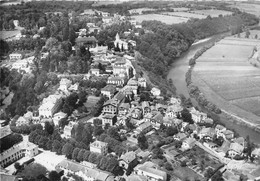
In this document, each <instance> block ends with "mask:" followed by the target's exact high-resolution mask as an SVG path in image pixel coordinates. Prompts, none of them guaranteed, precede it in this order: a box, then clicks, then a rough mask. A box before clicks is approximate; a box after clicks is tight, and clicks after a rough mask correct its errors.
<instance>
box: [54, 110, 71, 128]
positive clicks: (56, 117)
mask: <svg viewBox="0 0 260 181" xmlns="http://www.w3.org/2000/svg"><path fill="white" fill-rule="evenodd" d="M67 116H68V115H67V114H66V113H64V112H61V111H60V112H58V113H56V114H54V115H53V123H54V125H55V126H59V121H60V120H61V119H63V118H67Z"/></svg>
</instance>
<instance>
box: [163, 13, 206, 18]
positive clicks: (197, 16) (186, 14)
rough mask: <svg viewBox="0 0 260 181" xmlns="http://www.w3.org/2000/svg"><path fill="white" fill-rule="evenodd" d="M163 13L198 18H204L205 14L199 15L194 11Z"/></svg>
mask: <svg viewBox="0 0 260 181" xmlns="http://www.w3.org/2000/svg"><path fill="white" fill-rule="evenodd" d="M162 14H164V15H169V16H176V17H183V18H198V19H204V18H206V17H207V16H205V15H201V14H195V13H189V12H163V13H162Z"/></svg>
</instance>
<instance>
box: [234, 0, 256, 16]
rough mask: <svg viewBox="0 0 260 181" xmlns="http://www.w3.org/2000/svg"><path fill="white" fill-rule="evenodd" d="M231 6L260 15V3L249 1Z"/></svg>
mask: <svg viewBox="0 0 260 181" xmlns="http://www.w3.org/2000/svg"><path fill="white" fill-rule="evenodd" d="M230 7H235V8H238V9H240V10H242V11H245V12H247V13H250V14H254V15H256V16H260V5H259V4H249V3H236V5H230Z"/></svg>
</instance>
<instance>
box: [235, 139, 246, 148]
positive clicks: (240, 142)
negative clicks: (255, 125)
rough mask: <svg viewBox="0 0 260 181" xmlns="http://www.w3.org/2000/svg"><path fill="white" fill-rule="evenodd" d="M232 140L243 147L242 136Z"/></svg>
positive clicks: (243, 140)
mask: <svg viewBox="0 0 260 181" xmlns="http://www.w3.org/2000/svg"><path fill="white" fill-rule="evenodd" d="M234 142H235V143H238V144H240V145H241V146H243V147H245V138H243V137H239V138H236V139H234Z"/></svg>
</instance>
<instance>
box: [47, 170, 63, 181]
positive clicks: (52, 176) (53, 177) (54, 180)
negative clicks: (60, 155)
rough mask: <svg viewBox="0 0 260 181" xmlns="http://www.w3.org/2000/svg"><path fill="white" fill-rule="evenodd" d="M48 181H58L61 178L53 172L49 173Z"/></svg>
mask: <svg viewBox="0 0 260 181" xmlns="http://www.w3.org/2000/svg"><path fill="white" fill-rule="evenodd" d="M49 179H50V181H59V180H60V179H61V176H60V174H59V173H58V172H56V171H54V170H53V171H51V172H50V173H49Z"/></svg>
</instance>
